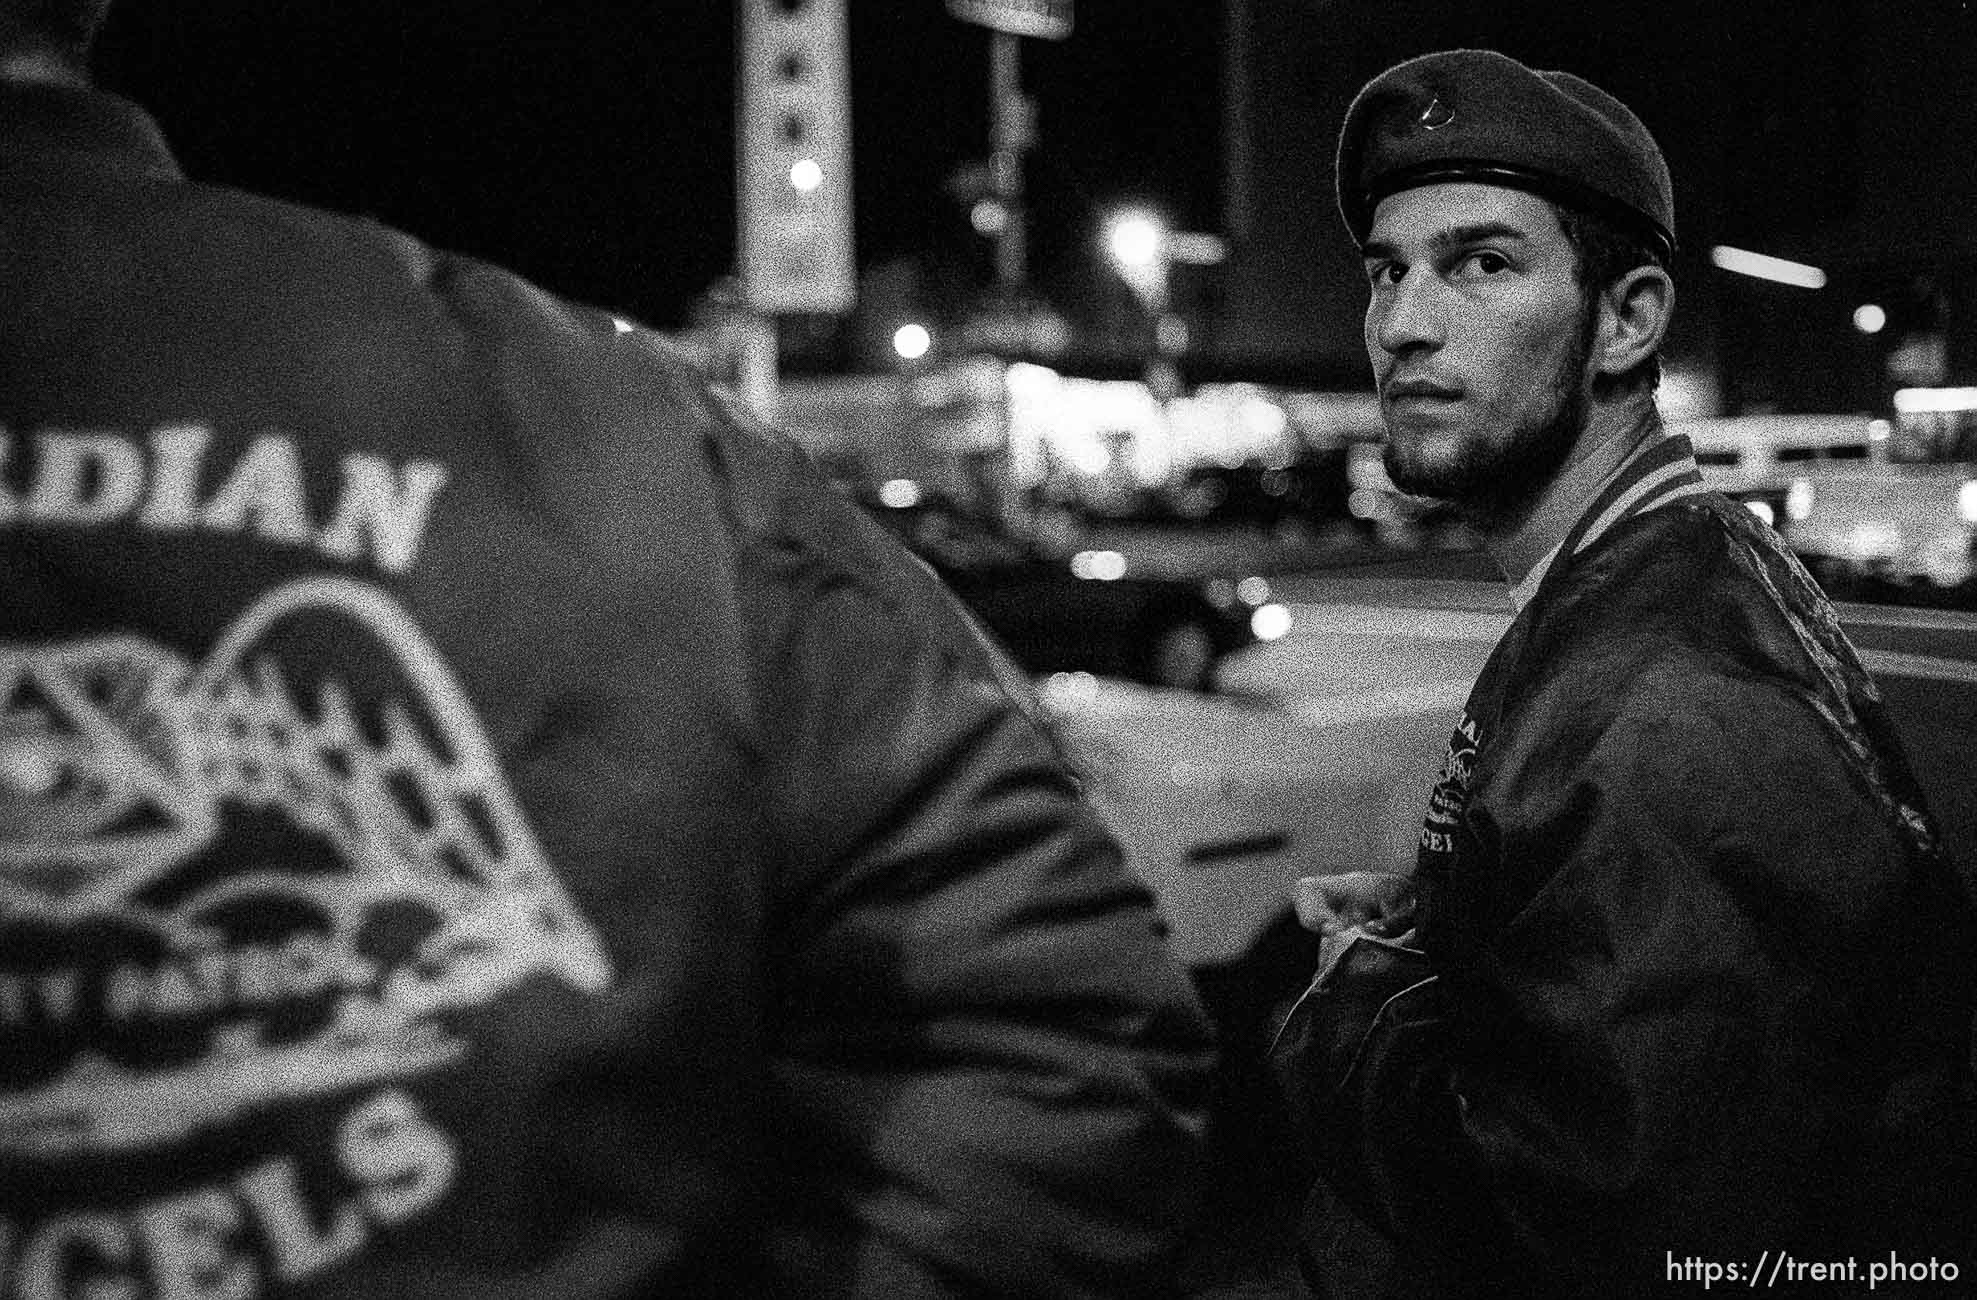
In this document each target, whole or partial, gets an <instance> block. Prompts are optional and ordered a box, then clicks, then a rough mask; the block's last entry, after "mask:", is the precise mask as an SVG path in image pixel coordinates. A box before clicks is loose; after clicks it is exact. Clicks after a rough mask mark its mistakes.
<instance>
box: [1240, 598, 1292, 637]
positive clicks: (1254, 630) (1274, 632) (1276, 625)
mask: <svg viewBox="0 0 1977 1300" xmlns="http://www.w3.org/2000/svg"><path fill="white" fill-rule="evenodd" d="M1249 630H1250V632H1251V634H1252V635H1254V636H1255V637H1256V639H1257V640H1258V641H1275V640H1278V639H1279V638H1281V637H1282V636H1283V635H1284V634H1285V633H1286V632H1289V631H1290V630H1291V612H1290V611H1289V610H1288V609H1285V608H1284V607H1283V606H1282V605H1278V604H1269V605H1260V606H1258V607H1257V609H1256V612H1255V613H1253V614H1251V615H1250V616H1249Z"/></svg>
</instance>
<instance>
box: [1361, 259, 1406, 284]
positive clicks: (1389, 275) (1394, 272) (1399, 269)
mask: <svg viewBox="0 0 1977 1300" xmlns="http://www.w3.org/2000/svg"><path fill="white" fill-rule="evenodd" d="M1406 274H1407V268H1406V267H1404V266H1400V265H1398V264H1396V263H1393V262H1376V263H1374V264H1373V265H1372V266H1369V267H1367V268H1366V278H1367V279H1368V280H1370V281H1372V283H1373V284H1374V285H1375V286H1379V285H1389V284H1399V283H1400V278H1401V277H1402V276H1403V275H1406Z"/></svg>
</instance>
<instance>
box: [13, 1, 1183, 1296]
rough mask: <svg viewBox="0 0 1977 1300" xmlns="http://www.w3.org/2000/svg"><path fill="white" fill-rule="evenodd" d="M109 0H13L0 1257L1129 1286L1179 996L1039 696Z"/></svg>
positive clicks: (533, 1283)
mask: <svg viewBox="0 0 1977 1300" xmlns="http://www.w3.org/2000/svg"><path fill="white" fill-rule="evenodd" d="M95 17H96V15H95V14H93V13H91V12H88V11H87V9H85V8H84V7H83V6H82V5H81V4H80V3H71V4H63V3H61V2H60V0H0V435H4V436H0V451H4V461H0V611H4V613H0V670H3V671H0V689H3V690H4V696H0V1294H5V1295H7V1296H9V1297H13V1296H20V1297H30V1296H32V1297H42V1296H46V1297H57V1296H77V1297H80V1296H100V1297H109V1296H124V1297H131V1298H133V1300H135V1298H136V1297H152V1296H157V1297H192V1296H200V1297H208V1296H210V1297H220V1296H225V1297H230V1298H231V1300H247V1298H249V1297H257V1296H263V1295H274V1294H290V1293H306V1294H308V1295H311V1296H366V1297H368V1296H420V1297H429V1298H431V1300H441V1298H442V1297H475V1298H476V1300H479V1298H482V1297H491V1296H515V1297H524V1296H526V1297H537V1296H556V1297H591V1296H598V1297H601V1296H633V1295H636V1296H698V1295H708V1296H720V1297H737V1296H778V1295H789V1296H812V1295H817V1296H827V1295H829V1296H834V1295H872V1296H888V1297H891V1296H933V1295H1065V1296H1072V1295H1077V1296H1098V1295H1116V1296H1139V1295H1142V1294H1146V1293H1148V1292H1149V1291H1152V1292H1158V1291H1160V1290H1161V1289H1162V1287H1163V1286H1164V1285H1165V1284H1166V1283H1167V1282H1168V1280H1169V1278H1170V1273H1171V1270H1170V1267H1169V1261H1168V1257H1169V1254H1170V1251H1171V1248H1172V1247H1173V1245H1174V1244H1175V1241H1176V1235H1177V1234H1176V1227H1177V1224H1176V1219H1177V1217H1178V1216H1179V1215H1180V1213H1181V1211H1182V1209H1183V1207H1184V1206H1185V1205H1186V1203H1187V1187H1188V1183H1189V1173H1190V1171H1191V1167H1192V1165H1193V1163H1194V1159H1195V1156H1196V1154H1197V1147H1198V1139H1199V1134H1200V1127H1201V1121H1202V1104H1203V1102H1204V1100H1205V1098H1204V1091H1205V1087H1204V1085H1205V1082H1206V1080H1205V1071H1206V1067H1207V1065H1208V1063H1209V1046H1208V1041H1207V1026H1206V1024H1205V1022H1204V1020H1203V1019H1202V1016H1201V1013H1200V1011H1199V1008H1198V1006H1197V1004H1196V1002H1195V1000H1194V996H1193V993H1192V991H1191V990H1190V988H1189V987H1188V984H1187V981H1186V978H1185V976H1184V974H1183V973H1182V972H1181V971H1180V970H1179V969H1178V968H1177V967H1176V966H1175V965H1174V964H1173V963H1172V962H1171V961H1170V959H1169V957H1168V955H1167V952H1166V949H1165V946H1164V944H1163V941H1162V940H1161V938H1160V936H1159V933H1158V925H1157V921H1156V917H1155V914H1154V910H1153V908H1152V906H1151V903H1150V899H1149V898H1148V896H1147V894H1146V892H1145V890H1144V889H1143V888H1142V887H1141V886H1140V885H1139V884H1138V883H1136V882H1135V881H1133V880H1132V879H1131V878H1130V877H1129V876H1128V875H1127V873H1126V871H1125V870H1124V868H1123V867H1122V865H1121V862H1120V859H1119V856H1118V854H1117V851H1116V849H1115V848H1114V846H1113V844H1112V843H1111V842H1110V841H1109V840H1108V838H1107V837H1106V835H1105V833H1104V831H1103V830H1102V828H1101V827H1100V825H1099V824H1098V822H1097V821H1096V820H1095V819H1094V817H1093V815H1092V813H1091V812H1090V811H1089V810H1088V809H1087V807H1086V806H1085V805H1084V804H1083V803H1082V802H1080V800H1079V799H1078V797H1077V793H1076V788H1075V783H1074V780H1073V778H1072V775H1071V774H1070V772H1069V771H1068V770H1067V768H1066V766H1065V764H1064V762H1063V761H1062V760H1061V758H1060V756H1059V754H1058V752H1057V751H1056V749H1055V748H1054V746H1053V744H1052V742H1051V740H1050V738H1049V737H1048V735H1047V734H1046V733H1045V731H1044V730H1042V729H1041V728H1040V726H1039V725H1037V723H1036V722H1035V721H1034V715H1033V713H1032V711H1031V707H1030V704H1029V702H1028V696H1027V694H1026V686H1025V684H1024V683H1023V682H1022V681H1021V679H1020V678H1018V677H1017V676H1015V675H1014V674H1013V673H1011V672H1010V671H1009V670H1008V668H1007V665H1006V664H1005V663H1004V661H1003V660H1001V659H1000V658H999V657H998V656H996V655H995V654H993V653H991V652H990V651H989V650H988V649H987V648H986V647H985V646H984V645H983V644H982V643H981V641H980V640H979V639H978V637H977V636H976V635H975V633H974V632H973V630H972V626H971V624H969V623H968V622H967V621H966V619H965V618H964V616H963V615H962V614H961V613H960V612H959V611H958V609H957V607H956V606H955V605H954V604H953V603H952V601H951V600H950V599H949V598H948V596H947V595H946V593H945V592H944V591H942V590H941V589H940V588H939V587H938V585H937V584H936V583H935V582H934V580H933V579H932V578H931V576H929V575H928V574H927V573H926V571H925V570H924V568H923V567H921V566H919V565H917V564H915V563H914V562H912V561H911V560H910V558H908V557H907V556H906V555H905V554H904V553H903V552H902V551H901V550H900V549H899V548H898V547H897V546H895V545H894V544H893V543H892V542H891V541H889V540H888V539H887V537H886V536H885V534H884V533H883V532H882V531H881V530H879V529H877V528H876V527H875V526H874V525H872V524H871V523H870V521H869V520H867V519H866V518H865V517H864V516H863V515H862V514H860V513H859V512H858V511H857V510H856V509H855V508H854V507H852V506H850V505H848V504H847V503H846V502H845V501H844V500H842V499H841V498H840V497H839V496H838V495H837V494H835V493H834V492H832V491H831V490H830V489H829V488H828V487H827V486H825V485H824V484H823V483H822V481H821V480H820V478H819V476H818V475H817V474H815V473H814V472H813V471H812V469H811V467H810V466H809V464H808V463H807V462H806V460H805V459H804V458H803V457H802V456H801V455H800V454H799V453H798V452H797V451H796V450H795V449H794V448H793V447H792V446H790V445H789V444H788V443H787V442H786V441H784V440H783V439H781V438H779V437H777V436H775V435H773V434H771V433H769V432H767V431H765V430H761V429H759V428H755V427H751V426H750V425H749V424H747V423H746V422H745V421H742V420H740V419H738V418H737V417H736V416H735V415H733V414H732V413H731V412H730V411H729V410H728V409H727V408H726V407H725V406H724V404H723V403H722V402H721V401H720V400H718V399H717V398H716V397H715V396H714V395H713V394H712V393H710V392H709V391H708V390H707V389H706V388H705V386H704V385H702V384H701V383H700V382H699V381H698V380H697V379H696V377H695V376H694V375H693V374H692V373H691V371H690V369H689V368H688V367H687V366H685V365H683V364H681V362H680V361H679V360H678V359H677V358H675V357H674V356H672V355H671V354H670V352H669V351H668V350H667V348H666V347H665V346H664V345H663V343H661V342H660V341H658V340H656V339H655V338H653V337H652V336H650V335H649V334H646V333H645V332H643V331H638V330H633V329H629V328H618V327H615V326H614V323H613V322H612V320H611V319H610V318H609V317H607V316H604V315H603V314H601V313H597V312H591V311H585V310H582V309H578V308H575V307H572V306H569V305H567V304H564V303H562V302H559V301H557V300H555V299H553V298H552V297H550V296H549V295H547V294H544V293H542V292H541V291H539V290H537V289H535V288H533V287H532V286H530V285H528V284H525V283H523V282H522V281H520V280H518V279H516V278H515V277H513V276H511V275H509V274H506V273H504V272H502V271H500V270H497V269H495V268H493V267H490V266H486V265H483V264H480V263H477V262H473V261H470V260H467V259H463V258H456V257H450V256H447V255H445V254H443V253H438V252H435V251H433V250H431V249H429V248H426V247H424V246H423V245H421V244H419V243H418V242H416V241H415V240H413V239H411V238H408V237H406V236H404V235H401V234H398V233H395V232H393V231H389V230H386V229H384V228H382V227H380V226H378V225H376V224H373V223H369V222H363V221H356V220H349V219H345V218H342V217H339V216H334V215H331V214H328V213H324V212H318V211H311V210H306V209H302V208H298V207H294V206H290V205H287V204H283V203H278V202H274V201H270V200H265V199H260V198H256V197H253V196H250V195H245V194H241V193H238V192H235V191H230V190H225V189H220V188H214V187H208V186H202V185H198V184H193V183H189V182H187V181H186V180H185V179H184V178H183V177H182V176H181V175H180V174H179V171H178V168H177V167H176V165H175V164H174V162H173V159H172V156H171V154H170V152H169V151H168V150H167V149H166V147H165V145H164V143H163V141H162V140H161V139H160V137H159V135H158V132H157V129H156V127H155V126H154V125H153V124H152V123H151V121H150V120H149V118H147V117H146V116H145V115H144V114H143V113H142V112H140V111H139V110H138V109H136V108H135V107H134V106H132V105H130V104H128V103H126V102H124V101H122V100H119V99H117V98H115V97H113V96H110V95H107V94H102V93H99V92H95V91H92V90H90V89H89V87H88V86H87V84H86V80H85V77H84V74H83V47H84V44H85V42H86V39H87V35H88V32H89V31H90V29H91V27H92V25H93V21H94V19H95Z"/></svg>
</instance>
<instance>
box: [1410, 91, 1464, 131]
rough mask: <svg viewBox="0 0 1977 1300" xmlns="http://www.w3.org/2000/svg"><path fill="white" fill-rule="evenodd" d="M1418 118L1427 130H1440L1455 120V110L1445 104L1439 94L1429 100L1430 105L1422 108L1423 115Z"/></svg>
mask: <svg viewBox="0 0 1977 1300" xmlns="http://www.w3.org/2000/svg"><path fill="white" fill-rule="evenodd" d="M1416 120H1417V121H1419V122H1420V123H1421V126H1422V127H1423V129H1425V130H1429V131H1439V130H1441V129H1442V128H1443V127H1445V126H1447V125H1448V124H1449V123H1450V122H1453V121H1454V120H1455V110H1454V109H1453V108H1450V107H1449V106H1448V105H1447V104H1444V103H1443V102H1442V100H1441V96H1439V95H1437V96H1435V97H1434V98H1432V99H1430V100H1429V101H1428V106H1427V107H1426V108H1424V109H1422V110H1421V116H1420V117H1419V118H1417V119H1416Z"/></svg>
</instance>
